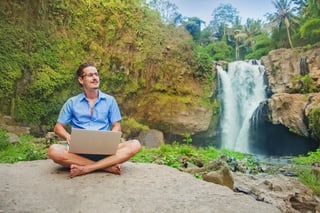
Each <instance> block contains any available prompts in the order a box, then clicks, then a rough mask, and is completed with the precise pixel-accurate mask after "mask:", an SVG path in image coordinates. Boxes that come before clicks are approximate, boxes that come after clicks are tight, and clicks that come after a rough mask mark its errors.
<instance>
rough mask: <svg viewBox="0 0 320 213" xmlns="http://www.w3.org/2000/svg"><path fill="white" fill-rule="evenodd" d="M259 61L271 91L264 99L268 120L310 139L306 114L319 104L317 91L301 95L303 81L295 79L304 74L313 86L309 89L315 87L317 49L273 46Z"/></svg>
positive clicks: (319, 80)
mask: <svg viewBox="0 0 320 213" xmlns="http://www.w3.org/2000/svg"><path fill="white" fill-rule="evenodd" d="M261 61H262V64H263V65H264V66H265V69H266V76H267V81H268V87H269V88H270V91H271V92H272V95H271V97H270V98H269V99H268V101H267V102H268V103H267V104H268V119H269V122H270V123H272V124H276V125H279V124H280V125H283V126H284V127H286V128H288V129H289V130H290V131H291V132H293V133H295V134H297V135H300V136H303V137H306V138H313V133H312V132H310V130H309V127H308V124H309V121H308V115H309V113H310V111H311V110H312V109H314V108H318V107H319V105H320V101H319V100H320V93H307V94H301V91H302V89H303V86H304V85H303V84H304V83H303V82H302V81H297V78H299V77H301V76H306V75H307V76H308V77H310V79H311V80H312V84H313V85H314V87H313V90H314V91H318V90H319V88H320V48H315V49H312V50H304V49H302V48H295V49H277V50H273V51H270V53H269V54H268V55H267V56H264V57H262V58H261ZM313 139H315V138H313Z"/></svg>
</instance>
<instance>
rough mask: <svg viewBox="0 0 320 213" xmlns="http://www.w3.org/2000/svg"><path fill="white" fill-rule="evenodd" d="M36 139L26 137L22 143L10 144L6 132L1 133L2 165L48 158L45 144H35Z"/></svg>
mask: <svg viewBox="0 0 320 213" xmlns="http://www.w3.org/2000/svg"><path fill="white" fill-rule="evenodd" d="M34 139H35V138H34V137H32V136H30V135H25V136H21V137H20V142H16V143H10V142H9V137H8V136H7V134H6V133H5V132H4V131H0V163H15V162H18V161H32V160H40V159H46V158H47V148H46V144H45V143H34V142H33V141H34Z"/></svg>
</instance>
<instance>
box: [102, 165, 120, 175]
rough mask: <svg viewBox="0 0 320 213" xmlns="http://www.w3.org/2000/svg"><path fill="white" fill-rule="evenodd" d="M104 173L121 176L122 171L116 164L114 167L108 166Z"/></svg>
mask: <svg viewBox="0 0 320 213" xmlns="http://www.w3.org/2000/svg"><path fill="white" fill-rule="evenodd" d="M104 170H105V171H106V172H110V173H112V174H116V175H121V172H122V169H121V165H120V164H116V165H114V166H110V167H108V168H106V169H104Z"/></svg>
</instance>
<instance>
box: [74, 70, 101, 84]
mask: <svg viewBox="0 0 320 213" xmlns="http://www.w3.org/2000/svg"><path fill="white" fill-rule="evenodd" d="M78 81H79V83H80V84H81V85H82V86H83V88H85V89H98V88H99V84H100V81H99V73H98V71H97V69H96V68H95V67H86V68H84V70H83V75H82V76H81V77H78Z"/></svg>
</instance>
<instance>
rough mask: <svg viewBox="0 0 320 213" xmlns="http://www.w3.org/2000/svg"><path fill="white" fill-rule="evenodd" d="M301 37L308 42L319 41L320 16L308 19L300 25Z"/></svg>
mask: <svg viewBox="0 0 320 213" xmlns="http://www.w3.org/2000/svg"><path fill="white" fill-rule="evenodd" d="M300 33H301V37H302V38H303V39H305V40H306V42H307V44H315V43H317V42H319V37H320V18H318V17H317V18H312V19H308V20H306V22H304V23H303V25H301V27H300Z"/></svg>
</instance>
